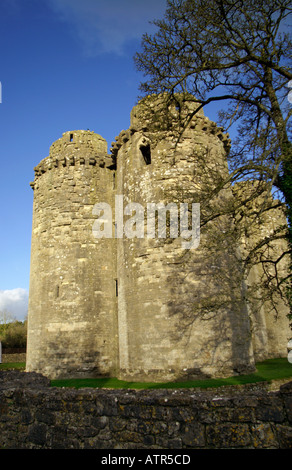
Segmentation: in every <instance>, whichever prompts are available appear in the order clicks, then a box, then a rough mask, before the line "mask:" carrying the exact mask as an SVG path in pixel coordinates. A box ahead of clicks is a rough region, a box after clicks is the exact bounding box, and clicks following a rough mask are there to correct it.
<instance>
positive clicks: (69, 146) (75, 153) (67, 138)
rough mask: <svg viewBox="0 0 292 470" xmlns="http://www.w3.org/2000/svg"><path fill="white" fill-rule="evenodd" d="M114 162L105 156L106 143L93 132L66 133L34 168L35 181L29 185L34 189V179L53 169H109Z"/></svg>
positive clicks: (108, 156)
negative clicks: (93, 167)
mask: <svg viewBox="0 0 292 470" xmlns="http://www.w3.org/2000/svg"><path fill="white" fill-rule="evenodd" d="M113 163H114V161H113V158H112V157H111V156H110V155H108V154H107V142H106V140H105V139H104V138H103V137H101V136H100V135H99V134H96V133H95V132H93V131H84V130H78V131H67V132H64V133H63V136H62V137H61V138H60V139H58V140H57V141H55V142H54V143H53V144H52V145H51V147H50V154H49V156H48V157H46V158H44V159H43V160H42V161H41V162H40V163H39V164H38V165H37V166H36V167H35V168H34V172H35V180H34V182H31V183H30V186H31V187H32V188H33V189H34V188H35V182H36V179H37V178H38V177H40V176H42V174H44V173H46V172H47V171H50V170H53V169H55V168H64V167H71V166H99V167H101V168H104V167H111V166H112V165H113Z"/></svg>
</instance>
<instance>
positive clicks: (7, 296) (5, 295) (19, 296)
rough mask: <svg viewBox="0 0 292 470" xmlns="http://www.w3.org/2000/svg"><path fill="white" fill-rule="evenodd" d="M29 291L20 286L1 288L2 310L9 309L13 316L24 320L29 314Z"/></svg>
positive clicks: (0, 306)
mask: <svg viewBox="0 0 292 470" xmlns="http://www.w3.org/2000/svg"><path fill="white" fill-rule="evenodd" d="M27 308H28V291H27V290H26V289H22V288H21V287H18V288H16V289H11V290H0V312H1V311H2V312H3V311H7V312H9V313H10V314H11V315H12V317H13V318H16V319H17V320H20V321H23V320H24V319H25V317H26V315H27Z"/></svg>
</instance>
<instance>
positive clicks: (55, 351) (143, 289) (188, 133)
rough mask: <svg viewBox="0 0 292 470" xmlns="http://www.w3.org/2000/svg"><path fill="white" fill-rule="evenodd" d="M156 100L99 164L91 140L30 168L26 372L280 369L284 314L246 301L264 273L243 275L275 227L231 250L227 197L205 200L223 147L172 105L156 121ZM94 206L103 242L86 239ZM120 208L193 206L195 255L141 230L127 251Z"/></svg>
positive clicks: (65, 139) (171, 374)
mask: <svg viewBox="0 0 292 470" xmlns="http://www.w3.org/2000/svg"><path fill="white" fill-rule="evenodd" d="M159 99H161V98H155V99H153V98H151V99H148V100H147V99H146V100H144V101H143V103H142V102H141V103H139V104H138V105H137V106H135V107H134V108H133V110H132V113H131V124H130V128H129V129H128V130H126V131H122V132H121V133H120V135H119V136H118V137H117V138H116V142H115V143H114V144H113V145H112V148H111V153H110V154H108V152H107V143H106V141H105V140H104V139H103V138H102V137H101V136H100V135H98V134H95V133H94V132H91V131H84V130H76V131H69V132H65V133H64V134H63V136H62V138H60V139H59V140H57V141H56V142H54V143H53V144H52V146H51V148H50V153H49V156H48V157H46V158H45V159H43V160H42V161H41V162H40V163H39V164H38V165H37V166H36V168H35V179H34V182H33V183H31V186H32V188H33V190H34V205H33V228H32V247H31V274H30V292H29V313H28V346H27V364H26V368H27V371H36V372H40V373H42V374H44V375H46V376H48V377H50V378H63V377H64V378H65V377H100V376H105V377H107V376H108V377H118V378H119V379H123V380H138V381H155V382H161V381H169V380H184V379H187V378H188V379H191V378H193V379H195V378H201V377H218V376H221V377H224V376H225V377H226V376H230V375H234V374H243V373H249V372H252V371H254V370H255V361H256V360H263V359H267V358H271V357H281V356H282V357H285V356H286V353H287V350H286V346H287V341H288V339H289V336H290V330H289V324H288V319H287V313H288V307H287V306H286V305H285V303H284V301H283V300H282V299H281V298H280V297H279V298H277V311H278V314H277V318H275V316H274V315H273V314H270V313H269V302H266V303H265V302H262V303H261V304H260V301H259V300H258V299H257V298H254V300H248V299H247V292H248V291H249V290H250V291H252V289H253V288H256V292H257V293H259V292H260V293H263V292H264V290H265V285H264V282H262V276H263V272H262V271H261V269H262V268H261V267H260V266H259V265H255V266H254V267H253V268H252V269H251V270H250V274H249V277H248V279H244V277H243V274H242V259H243V256H244V252H245V251H246V250H248V247H249V245H250V244H252V242H253V240H254V239H255V238H256V237H260V236H263V237H264V236H265V234H266V233H269V231H270V229H271V227H273V226H275V224H280V223H285V217H284V215H283V214H282V213H281V211H280V210H279V209H275V210H274V213H273V212H269V213H268V212H267V214H269V215H263V221H262V225H261V226H260V227H259V230H258V232H259V233H257V234H256V235H254V236H252V237H248V236H246V237H245V238H244V237H242V236H241V238H240V241H239V240H238V239H236V237H235V236H234V234H235V231H234V230H233V227H234V224H235V221H234V217H233V216H231V215H230V214H231V212H230V213H229V212H228V211H225V212H224V211H223V214H221V215H220V216H219V215H218V214H219V212H218V214H217V212H216V209H218V210H219V208H220V207H221V208H222V207H228V206H229V205H230V204H232V203H233V200H234V197H235V189H234V188H232V187H231V186H228V185H222V189H220V191H218V190H216V191H215V188H218V183H220V181H224V180H226V177H228V165H227V153H228V151H229V148H230V140H229V136H228V135H226V134H224V132H223V130H222V129H221V128H218V127H217V126H216V124H215V123H213V122H212V121H210V120H209V119H208V118H207V117H205V116H204V113H203V111H202V110H201V111H199V112H198V113H196V114H195V115H194V116H192V113H191V111H192V109H193V108H191V107H190V106H188V107H185V105H184V104H183V103H178V104H179V106H178V105H177V106H176V105H172V106H170V107H169V108H168V110H167V112H165V115H163V120H162V121H161V119H160V120H159V119H157V112H158V111H157V110H158V104H159ZM157 103H158V104H157ZM145 104H146V108H147V113H146V115H145V112H144V111H145ZM188 113H191V114H190V116H191V118H190V119H189V120H188V123H187V126H186V127H184V128H183V129H182V132H179V134H180V135H179V138H177V136H178V133H177V129H178V128H180V118H181V116H187V115H188ZM160 116H161V113H160ZM219 186H220V184H219ZM238 191H242V188H241V189H240V188H239V189H238ZM245 191H246V190H245V189H244V190H243V192H244V193H245ZM211 195H212V198H211ZM117 196H119V197H117ZM117 201H118V204H119V205H117ZM210 201H211V202H210ZM98 203H105V204H107V205H108V206H109V207H111V208H112V216H113V217H112V220H110V221H107V222H108V224H111V227H110V225H107V228H108V229H109V228H110V233H111V234H112V236H104V237H96V236H95V233H94V226H95V224H96V221H97V220H98V213H97V212H96V210H95V208H96V205H97V204H98ZM128 203H136V204H139V205H140V206H142V207H145V208H146V207H147V204H149V203H152V204H159V203H160V204H161V203H162V204H164V206H165V207H166V206H167V204H169V203H173V204H177V205H178V207H179V205H180V204H181V203H188V204H192V203H199V204H200V207H201V215H202V216H203V220H205V222H204V223H203V224H202V226H201V231H200V240H199V243H197V245H196V247H195V248H190V249H186V247H185V245H184V244H183V242H184V241H185V239H183V237H182V233H180V234H179V235H178V236H177V237H170V236H169V233H168V234H165V233H163V234H162V236H158V235H157V234H156V235H155V236H151V237H149V236H148V237H147V236H146V229H147V220H146V218H145V220H144V226H145V232H144V236H136V237H135V236H133V237H132V238H131V237H125V236H124V232H123V228H122V229H121V225H118V223H119V221H120V219H121V217H122V218H123V221H124V223H127V221H129V220H130V216H131V215H133V214H127V213H125V212H123V211H124V208H125V207H126V205H127V204H128ZM140 206H139V207H140ZM211 211H215V212H213V214H217V215H216V216H215V215H214V216H212V215H210V217H209V219H208V217H207V218H206V214H207V216H208V214H212V213H211ZM271 214H272V216H271ZM164 215H165V221H166V227H167V230H168V229H169V221H170V219H169V214H168V213H166V212H165V213H164ZM180 216H181V215H180ZM204 217H205V219H204ZM246 220H247V221H248V216H246ZM104 222H106V221H104ZM148 223H149V221H148ZM134 225H135V224H133V226H131V229H132V230H133V233H134V234H135V226H134ZM249 225H250V224H249V223H248V222H247V226H249ZM140 228H141V226H140ZM281 243H282V242H278V244H275V246H274V251H275V252H274V254H273V256H279V253H281V250H283V245H281ZM283 243H284V242H283ZM283 269H285V267H283ZM263 297H264V296H263Z"/></svg>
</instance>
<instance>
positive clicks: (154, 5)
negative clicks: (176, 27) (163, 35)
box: [47, 0, 166, 56]
mask: <svg viewBox="0 0 292 470" xmlns="http://www.w3.org/2000/svg"><path fill="white" fill-rule="evenodd" d="M47 2H48V5H49V6H50V7H51V8H52V9H53V10H54V11H55V12H56V14H57V15H58V16H59V18H60V20H62V21H65V22H68V23H71V24H72V25H73V26H74V29H76V31H77V34H78V36H79V38H80V40H81V41H82V44H83V47H84V51H85V53H86V54H87V55H93V56H94V55H98V54H100V53H109V52H113V53H116V54H119V55H122V54H123V51H124V46H125V45H126V44H127V42H128V41H130V40H133V39H136V40H140V39H141V37H142V34H143V33H145V32H151V30H153V28H154V27H153V26H151V25H150V24H149V21H152V20H154V19H157V18H162V17H163V14H164V12H165V9H166V0H147V1H145V0H47Z"/></svg>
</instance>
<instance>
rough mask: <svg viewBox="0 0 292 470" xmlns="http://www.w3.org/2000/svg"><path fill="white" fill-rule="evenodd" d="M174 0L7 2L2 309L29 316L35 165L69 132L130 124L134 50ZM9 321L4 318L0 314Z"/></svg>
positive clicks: (1, 133)
mask: <svg viewBox="0 0 292 470" xmlns="http://www.w3.org/2000/svg"><path fill="white" fill-rule="evenodd" d="M165 7H166V0H147V1H145V0H0V17H1V28H0V41H1V50H0V82H1V85H2V102H1V103H0V160H1V173H0V179H1V180H0V183H1V184H0V194H1V230H0V263H1V264H0V311H1V310H4V309H5V310H8V311H10V312H11V313H12V315H13V316H14V317H16V318H18V319H21V320H22V319H23V318H24V316H25V315H26V310H27V300H28V290H29V270H30V243H31V226H32V203H33V191H32V189H31V188H30V186H29V182H30V181H33V178H34V171H33V168H34V167H35V166H36V165H37V164H38V163H39V162H40V160H41V159H43V158H45V157H46V156H47V155H48V153H49V148H50V145H51V144H52V143H53V142H54V141H55V140H57V139H59V138H60V137H61V136H62V134H63V132H66V131H68V130H74V129H90V130H93V131H95V132H97V133H98V134H100V135H102V136H103V137H104V138H105V139H106V140H107V142H108V150H109V148H110V145H111V142H112V141H113V140H114V139H115V136H116V135H118V134H119V132H120V131H121V130H122V129H127V128H128V127H129V123H130V111H131V109H132V107H133V106H134V105H135V104H136V100H137V96H138V94H139V90H138V86H139V82H140V80H141V79H142V76H141V74H139V73H138V72H137V71H136V70H135V66H134V62H133V55H134V54H135V52H136V51H137V50H138V49H139V47H140V44H141V36H142V34H143V33H144V32H154V26H152V25H150V24H149V21H151V20H153V19H155V18H161V17H162V16H163V13H164V11H165ZM0 320H1V319H0Z"/></svg>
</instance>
